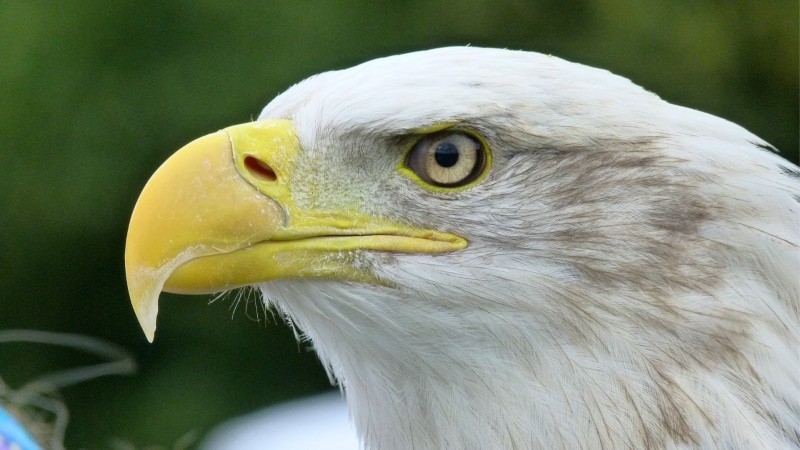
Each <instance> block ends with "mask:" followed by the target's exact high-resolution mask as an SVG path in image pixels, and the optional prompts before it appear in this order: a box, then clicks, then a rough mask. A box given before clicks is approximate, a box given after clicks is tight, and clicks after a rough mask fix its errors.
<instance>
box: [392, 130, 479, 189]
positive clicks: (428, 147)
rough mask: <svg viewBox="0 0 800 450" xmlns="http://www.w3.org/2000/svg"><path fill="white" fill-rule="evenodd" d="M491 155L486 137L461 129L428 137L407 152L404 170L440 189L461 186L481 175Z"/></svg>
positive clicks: (440, 132)
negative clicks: (484, 138)
mask: <svg viewBox="0 0 800 450" xmlns="http://www.w3.org/2000/svg"><path fill="white" fill-rule="evenodd" d="M489 162H490V155H489V152H488V149H487V147H486V144H485V143H484V142H483V140H482V139H479V138H478V137H476V136H474V135H473V134H470V133H466V132H464V131H461V130H452V129H449V130H444V131H439V132H436V133H432V134H429V135H426V136H424V137H423V138H422V139H420V140H419V141H417V143H416V144H414V146H413V147H412V148H411V150H410V151H409V152H408V154H407V155H406V158H405V161H404V169H406V170H409V171H410V172H412V173H413V174H414V175H416V177H417V178H419V180H420V181H422V182H424V183H426V184H428V185H431V186H432V187H438V188H447V189H452V188H461V187H465V186H467V185H469V184H470V183H473V182H474V181H476V180H477V179H479V178H481V175H483V174H484V173H485V172H486V169H487V168H488V166H489Z"/></svg>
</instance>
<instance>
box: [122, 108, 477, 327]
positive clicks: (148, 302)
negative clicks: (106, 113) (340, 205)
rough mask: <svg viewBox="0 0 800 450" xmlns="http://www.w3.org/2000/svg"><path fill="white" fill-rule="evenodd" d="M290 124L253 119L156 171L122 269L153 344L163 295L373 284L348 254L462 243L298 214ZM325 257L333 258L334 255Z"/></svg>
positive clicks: (342, 217) (383, 225) (345, 215)
mask: <svg viewBox="0 0 800 450" xmlns="http://www.w3.org/2000/svg"><path fill="white" fill-rule="evenodd" d="M300 157H302V155H301V154H300V146H299V143H298V140H297V138H296V135H295V132H294V127H293V126H292V123H291V122H290V121H287V120H273V121H259V122H252V123H248V124H243V125H236V126H233V127H230V128H226V129H224V130H222V131H219V132H217V133H213V134H210V135H208V136H205V137H202V138H200V139H197V140H195V141H193V142H191V143H190V144H188V145H186V146H185V147H183V148H182V149H181V150H179V151H178V152H177V153H175V154H174V155H172V156H171V157H170V158H169V159H168V160H167V161H166V162H165V163H164V164H163V165H162V166H161V167H160V168H159V169H158V170H157V171H156V173H155V174H153V176H152V178H150V181H148V182H147V185H146V186H145V188H144V191H143V192H142V194H141V195H140V197H139V200H138V201H137V202H136V206H135V208H134V210H133V215H132V217H131V223H130V226H129V228H128V239H127V243H126V248H125V272H126V276H127V280H128V291H129V293H130V296H131V303H132V304H133V309H134V311H135V312H136V317H137V318H138V319H139V323H140V324H141V326H142V329H143V330H144V333H145V335H146V336H147V339H148V340H150V341H151V342H152V341H153V338H154V335H155V329H156V316H157V315H158V297H159V294H160V293H161V291H162V290H163V291H167V292H174V293H180V294H202V293H212V292H220V291H225V290H228V289H232V288H236V287H240V286H246V285H249V284H253V283H259V282H264V281H269V280H274V279H278V278H312V277H317V278H336V279H345V280H351V281H363V282H377V280H376V279H375V277H374V276H373V275H371V274H370V273H369V272H368V270H367V269H364V268H361V267H358V266H357V265H355V264H352V262H353V259H352V258H348V257H347V255H348V254H349V252H352V251H355V250H373V251H388V252H402V253H444V252H450V251H454V250H460V249H462V248H464V247H466V245H467V242H466V241H465V240H464V239H463V238H460V237H458V236H455V235H452V234H447V233H440V232H437V231H432V230H424V229H417V228H412V227H409V226H407V225H401V224H396V223H389V222H387V221H385V220H381V219H377V218H374V217H369V216H366V215H363V214H361V213H359V212H358V211H353V210H352V209H351V210H342V211H330V210H325V211H316V210H307V209H306V210H304V209H299V208H298V207H297V206H296V205H295V203H294V201H293V198H292V190H291V185H290V182H297V181H292V180H294V178H293V177H292V175H293V170H294V168H295V166H296V162H297V160H298V158H300ZM331 255H338V257H336V258H331V257H330V256H331Z"/></svg>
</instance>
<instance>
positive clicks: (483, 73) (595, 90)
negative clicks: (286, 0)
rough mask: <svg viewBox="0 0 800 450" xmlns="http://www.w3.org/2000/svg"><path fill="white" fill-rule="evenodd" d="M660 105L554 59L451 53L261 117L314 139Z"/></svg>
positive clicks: (300, 95)
mask: <svg viewBox="0 0 800 450" xmlns="http://www.w3.org/2000/svg"><path fill="white" fill-rule="evenodd" d="M631 97H635V98H636V101H630V100H629V99H630V98H631ZM653 100H659V99H658V97H657V96H655V95H653V94H651V93H649V92H647V91H645V90H644V89H642V88H640V87H639V86H636V85H635V84H633V83H632V82H630V81H629V80H628V79H626V78H623V77H620V76H617V75H613V74H611V73H610V72H608V71H605V70H601V69H596V68H593V67H589V66H584V65H581V64H577V63H571V62H568V61H565V60H562V59H560V58H556V57H553V56H549V55H543V54H539V53H534V52H525V51H514V50H501V49H491V48H477V47H448V48H440V49H433V50H425V51H419V52H413V53H407V54H402V55H395V56H389V57H385V58H379V59H375V60H371V61H368V62H365V63H362V64H360V65H357V66H354V67H351V68H348V69H343V70H337V71H330V72H325V73H321V74H319V75H315V76H313V77H311V78H308V79H306V80H304V81H302V82H300V83H298V84H297V85H295V86H293V87H291V88H290V89H288V90H287V91H286V92H284V93H283V94H281V95H280V96H278V97H276V98H275V99H274V100H273V101H272V102H270V104H268V105H267V106H266V107H265V108H264V110H263V111H262V113H261V116H260V118H262V119H271V118H285V119H293V120H295V121H296V122H297V125H298V126H299V127H300V128H301V133H302V134H305V135H306V138H307V139H308V140H312V139H311V137H312V136H317V135H318V134H320V133H322V132H324V133H335V132H337V131H340V130H352V129H366V130H368V131H371V132H384V133H390V132H403V131H408V130H414V129H418V128H425V127H429V126H431V125H432V124H436V123H442V122H458V121H462V120H470V119H473V120H474V119H481V120H491V119H492V118H495V117H498V116H503V117H504V116H507V115H508V114H509V112H514V113H515V114H517V115H519V116H520V118H531V117H536V118H537V120H538V121H540V122H547V123H548V126H549V127H553V126H556V125H558V124H559V123H563V124H564V126H568V125H569V123H570V122H572V121H573V120H574V119H571V118H570V117H573V116H575V115H577V116H586V117H595V116H597V114H596V112H597V111H596V107H597V106H598V105H603V106H604V108H606V109H608V108H610V107H613V106H614V105H622V104H623V103H624V104H625V105H627V106H624V107H622V106H620V108H619V110H620V111H625V112H626V114H628V115H630V116H631V117H636V116H637V115H636V114H635V113H629V112H627V111H628V109H639V108H647V107H649V106H650V105H651V102H652V101H653ZM639 116H641V115H639ZM302 137H303V136H301V139H302Z"/></svg>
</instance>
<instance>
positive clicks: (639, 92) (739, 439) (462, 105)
mask: <svg viewBox="0 0 800 450" xmlns="http://www.w3.org/2000/svg"><path fill="white" fill-rule="evenodd" d="M260 118H262V119H274V118H281V119H292V120H293V121H294V122H295V124H296V127H297V130H298V137H299V140H300V142H301V144H302V147H303V153H302V155H301V156H302V157H301V158H300V162H299V163H298V164H299V166H298V168H297V170H295V172H294V174H293V179H292V180H290V182H291V184H292V187H293V195H294V196H295V197H294V200H295V202H296V203H297V204H298V205H299V206H301V207H309V208H314V209H316V210H325V209H334V208H337V207H340V206H341V205H343V204H346V205H351V207H352V208H354V209H356V210H359V211H362V212H365V213H368V214H372V215H376V216H380V217H384V218H388V219H390V220H394V221H399V222H403V223H408V224H412V225H417V226H422V227H425V228H432V229H437V230H441V231H445V232H451V233H455V234H457V235H459V236H462V237H464V238H466V239H467V240H468V241H469V247H468V248H467V249H465V250H463V251H459V252H454V253H450V254H446V255H436V256H430V255H428V256H421V255H405V254H387V253H375V252H357V253H355V254H348V255H344V254H342V255H337V256H332V258H356V260H357V261H358V263H359V264H361V265H363V267H367V268H369V269H370V270H371V271H372V272H373V273H375V274H376V275H378V277H379V278H381V279H382V280H384V281H385V283H386V286H374V285H363V284H356V283H348V282H338V281H329V280H302V281H299V280H283V281H275V282H270V283H265V284H262V285H261V286H260V287H261V289H262V291H263V292H264V298H265V301H267V302H268V303H271V304H273V305H275V306H277V307H278V308H279V309H280V310H281V311H282V312H284V313H285V314H286V316H287V318H288V319H289V320H290V321H291V323H296V324H297V325H298V326H299V328H300V329H301V330H302V337H304V338H306V339H308V340H310V341H311V342H312V343H313V345H314V347H315V349H316V351H317V352H318V354H319V356H320V358H321V359H322V360H323V361H324V362H325V364H326V365H327V367H329V370H330V374H331V377H332V378H333V379H336V380H338V382H339V383H340V384H341V386H342V387H343V389H344V391H345V393H346V396H347V400H348V404H349V406H350V409H351V414H352V416H353V418H354V421H355V423H356V427H357V429H358V430H359V432H360V434H361V436H362V437H363V439H364V445H365V446H366V447H368V448H371V449H394V448H398V449H404V448H486V449H489V448H542V449H576V448H585V449H594V448H671V449H679V448H743V449H744V448H747V449H758V448H763V449H774V448H800V281H799V280H798V278H799V276H798V274H800V213H799V212H798V209H799V208H798V207H799V206H800V203H799V202H800V177H798V173H800V171H798V168H797V167H796V166H794V165H792V164H791V163H789V162H787V161H785V160H783V159H781V158H780V157H778V156H777V155H775V154H774V153H772V152H771V151H769V148H770V147H769V145H768V144H767V143H765V142H764V141H762V140H761V139H759V138H758V137H756V136H754V135H753V134H751V133H749V132H748V131H746V130H744V129H743V128H741V127H739V126H737V125H735V124H732V123H730V122H728V121H725V120H723V119H720V118H717V117H714V116H711V115H708V114H704V113H701V112H698V111H695V110H691V109H687V108H683V107H679V106H675V105H671V104H669V103H667V102H665V101H663V100H661V99H660V98H658V97H657V96H656V95H654V94H652V93H649V92H647V91H645V90H643V89H642V88H640V87H638V86H636V85H634V84H632V83H631V82H630V81H628V80H627V79H624V78H622V77H619V76H616V75H612V74H610V73H609V72H606V71H603V70H599V69H594V68H590V67H587V66H583V65H579V64H574V63H570V62H566V61H564V60H561V59H558V58H555V57H551V56H546V55H540V54H536V53H528V52H519V51H508V50H495V49H482V48H471V47H464V48H444V49H437V50H430V51H424V52H417V53H410V54H406V55H400V56H394V57H389V58H383V59H378V60H374V61H370V62H367V63H365V64H362V65H360V66H356V67H354V68H351V69H347V70H342V71H335V72H328V73H324V74H321V75H318V76H315V77H312V78H310V79H308V80H306V81H304V82H302V83H300V84H298V85H296V86H294V87H292V88H291V89H289V90H288V91H287V92H285V93H284V94H282V95H281V96H279V97H278V98H276V99H275V100H274V101H273V102H271V103H270V104H269V105H267V107H266V108H265V109H264V111H263V112H262V114H261V117H260ZM441 124H454V125H456V126H458V127H461V128H466V129H470V130H474V131H475V132H476V133H478V134H480V135H482V136H483V137H484V138H485V139H486V142H487V143H488V145H489V147H490V148H491V151H492V154H493V165H492V167H491V169H490V171H489V174H488V176H487V177H486V178H485V180H484V181H483V182H482V183H480V184H477V185H475V186H473V187H471V188H469V189H466V190H462V191H458V192H452V193H450V192H434V191H429V190H426V189H424V188H421V187H420V186H419V185H417V184H415V183H413V182H411V181H410V180H409V179H408V178H406V177H403V176H401V175H399V174H398V173H397V171H396V167H397V165H398V161H402V158H403V154H404V149H405V148H406V142H407V141H408V140H409V139H410V138H412V137H413V136H416V135H418V134H419V130H423V129H429V128H430V127H432V126H437V125H441Z"/></svg>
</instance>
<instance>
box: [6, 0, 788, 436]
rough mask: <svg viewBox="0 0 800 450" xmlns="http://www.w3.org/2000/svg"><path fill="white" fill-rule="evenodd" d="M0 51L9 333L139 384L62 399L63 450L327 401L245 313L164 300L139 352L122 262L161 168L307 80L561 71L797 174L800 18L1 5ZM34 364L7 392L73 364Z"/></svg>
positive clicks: (628, 7)
mask: <svg viewBox="0 0 800 450" xmlns="http://www.w3.org/2000/svg"><path fill="white" fill-rule="evenodd" d="M0 42H2V43H3V44H2V47H0V55H2V63H1V64H0V101H1V103H0V104H2V108H0V242H2V244H0V264H2V269H3V271H2V275H0V288H1V289H2V292H3V294H4V295H3V300H2V301H0V329H5V328H12V327H13V328H23V327H24V328H33V329H42V330H53V331H65V332H71V333H81V334H86V335H92V336H98V337H102V338H105V339H108V340H111V341H113V342H115V343H117V344H119V345H122V346H124V347H126V348H128V349H130V350H131V351H132V352H133V353H134V354H135V355H136V357H137V360H138V363H139V366H140V368H141V369H140V372H139V373H138V374H137V375H136V376H135V377H130V378H106V379H102V380H97V381H96V382H90V383H87V384H83V385H81V386H76V387H71V388H67V389H65V390H64V392H63V395H64V399H65V401H66V403H67V405H68V406H69V407H70V409H71V412H72V422H71V424H70V427H69V428H68V429H67V446H68V447H69V448H78V447H81V446H83V447H86V448H103V447H108V446H109V445H110V444H109V443H110V442H112V440H113V439H115V438H117V439H119V440H121V441H130V442H134V443H147V444H149V443H161V444H168V443H171V442H175V441H177V440H179V439H180V438H181V437H182V436H185V435H186V434H187V433H190V432H192V431H198V432H199V433H201V434H202V433H203V432H205V431H207V429H208V428H209V427H211V426H213V425H214V424H216V423H219V422H220V421H222V420H224V419H225V418H227V417H230V416H231V415H234V414H240V413H243V412H246V411H249V410H252V409H255V408H257V407H260V406H263V405H266V404H268V403H272V402H276V401H280V400H284V399H287V398H290V397H292V396H298V395H302V394H308V393H311V392H315V391H319V390H322V389H325V388H326V387H327V386H328V380H327V377H326V375H325V374H324V371H323V370H322V368H321V367H320V366H319V364H318V363H317V362H316V359H315V357H314V355H313V354H312V353H311V352H309V351H307V345H304V344H300V345H298V344H296V343H295V342H294V336H293V335H292V332H291V331H289V330H288V329H287V328H286V327H285V326H284V325H282V324H280V320H273V319H272V318H269V319H268V320H267V321H266V323H265V321H264V320H262V321H261V322H262V324H259V323H257V322H256V321H251V320H248V319H246V316H247V315H246V314H245V313H244V311H242V309H243V308H244V303H245V302H242V304H240V308H239V309H240V311H238V312H237V313H236V314H232V312H231V311H229V309H228V308H229V306H231V305H232V304H233V302H232V301H231V300H228V301H224V300H221V301H218V302H215V303H213V304H211V305H210V306H204V302H205V299H202V298H201V299H196V298H195V299H185V298H165V299H163V301H162V313H161V317H160V324H159V333H158V336H157V339H156V343H155V344H154V345H148V344H147V343H146V342H145V339H144V337H143V335H142V333H141V332H140V330H139V328H138V325H137V323H136V320H135V318H134V315H133V311H132V310H131V308H130V305H129V303H128V298H127V293H126V289H125V280H124V273H123V262H122V253H123V246H124V239H125V232H126V227H127V220H128V217H129V214H130V211H131V209H132V207H133V204H134V202H135V200H136V197H137V195H138V192H139V190H140V189H141V187H142V186H143V185H144V183H145V181H146V180H147V178H148V176H149V175H150V174H151V173H152V172H153V170H154V169H155V168H156V167H157V166H158V165H159V164H160V163H161V162H162V161H163V160H164V159H165V158H166V157H167V156H168V155H169V154H171V153H172V152H173V151H174V150H176V149H177V148H179V147H180V146H181V145H183V144H184V143H186V142H188V141H189V140H191V139H193V138H195V137H197V136H200V135H202V134H205V133H207V132H210V131H213V130H216V129H219V128H222V127H224V126H227V125H230V124H235V123H239V122H243V121H246V120H248V119H250V118H252V117H254V116H256V115H257V114H258V112H259V110H260V108H261V107H262V106H263V105H264V104H265V103H266V102H267V101H268V100H269V99H270V98H271V97H273V96H274V95H275V94H277V93H279V92H280V91H282V90H283V89H285V88H286V87H288V86H289V85H291V84H292V83H294V82H297V81H299V80H301V79H302V78H304V77H306V76H308V75H311V74H313V73H316V72H320V71H324V70H330V69H336V68H343V67H347V66H349V65H351V64H353V63H357V62H360V61H364V60H367V59H370V58H372V57H375V56H381V55H387V54H392V53H398V52H403V51H408V50H415V49H422V48H431V47H437V46H442V45H451V44H472V45H480V46H497V47H508V48H522V49H528V50H535V51H540V52H544V53H552V54H555V55H558V56H561V57H564V58H566V59H570V60H573V61H578V62H583V63H586V64H590V65H594V66H599V67H604V68H607V69H609V70H611V71H613V72H616V73H619V74H621V75H625V76H627V77H629V78H631V79H633V80H634V81H635V82H637V83H638V84H641V85H643V86H645V87H647V88H648V89H650V90H652V91H655V92H657V93H659V94H660V95H661V96H662V97H664V98H666V99H667V100H669V101H671V102H673V103H678V104H682V105H686V106H690V107H693V108H697V109H701V110H704V111H707V112H710V113H713V114H716V115H719V116H722V117H725V118H728V119H730V120H732V121H734V122H737V123H739V124H741V125H742V126H744V127H745V128H748V129H749V130H751V131H753V132H754V133H756V134H758V135H759V136H761V137H763V138H764V139H766V140H767V141H769V142H770V143H772V144H773V145H775V146H776V147H778V148H779V149H781V150H782V152H783V154H784V155H785V156H786V157H787V158H789V159H792V160H794V161H797V159H798V121H799V120H800V119H799V118H798V109H799V108H798V4H797V1H796V0H775V1H771V2H761V1H757V0H737V1H730V2H723V1H713V0H707V1H686V0H651V1H648V2H641V1H634V0H573V1H557V0H539V1H533V0H531V1H525V0H502V1H497V0H463V1H461V2H459V3H458V5H455V4H454V2H452V1H445V0H434V1H426V0H407V1H403V0H393V1H386V2H375V1H367V0H360V1H350V2H347V1H342V0H338V1H330V2H324V3H323V2H311V1H307V0H298V1H293V2H263V1H244V2H226V1H220V0H199V1H189V0H173V1H165V2H145V1H105V0H66V1H63V2H50V1H45V0H7V1H4V2H2V3H0ZM250 308H251V310H250V312H254V311H255V310H254V309H253V308H254V306H253V304H252V303H251V304H250ZM259 314H262V315H263V312H259ZM231 315H233V316H234V319H233V320H230V316H231ZM262 318H263V317H262ZM25 350H26V351H22V349H17V348H14V347H13V346H10V347H9V348H5V347H4V348H2V349H0V352H1V353H0V374H2V376H3V378H4V379H5V380H6V381H7V382H9V384H12V386H13V383H14V382H17V383H22V382H24V381H25V380H26V379H29V378H31V377H33V376H35V375H36V374H37V373H41V372H42V371H48V370H54V369H56V368H59V367H64V366H69V365H73V363H74V362H75V359H73V358H77V357H72V356H69V357H65V356H64V355H63V353H61V354H53V353H37V352H36V351H31V350H30V349H25Z"/></svg>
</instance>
